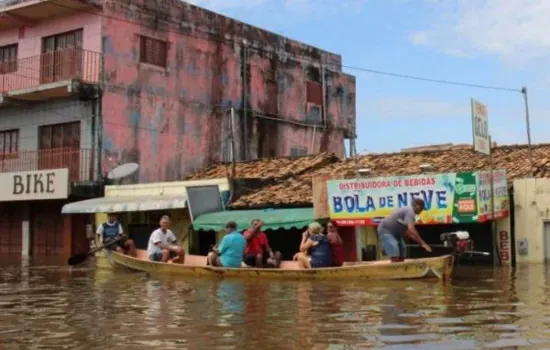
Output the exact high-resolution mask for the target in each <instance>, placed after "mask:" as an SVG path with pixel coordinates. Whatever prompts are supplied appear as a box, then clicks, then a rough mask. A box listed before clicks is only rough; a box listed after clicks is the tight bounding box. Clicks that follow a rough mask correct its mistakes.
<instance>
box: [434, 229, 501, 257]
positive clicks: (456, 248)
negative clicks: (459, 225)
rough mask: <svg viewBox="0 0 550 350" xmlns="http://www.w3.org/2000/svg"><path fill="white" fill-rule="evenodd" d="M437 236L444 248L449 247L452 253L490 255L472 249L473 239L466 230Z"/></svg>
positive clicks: (457, 254)
mask: <svg viewBox="0 0 550 350" xmlns="http://www.w3.org/2000/svg"><path fill="white" fill-rule="evenodd" d="M439 238H440V239H441V241H442V242H443V246H444V247H445V248H449V249H451V251H452V254H453V255H455V256H457V257H460V256H462V255H464V254H469V255H470V256H471V255H474V254H475V255H484V256H488V255H491V254H489V253H487V252H479V251H476V250H474V241H473V240H472V239H470V234H469V233H468V232H467V231H455V232H447V233H442V234H441V235H440V236H439Z"/></svg>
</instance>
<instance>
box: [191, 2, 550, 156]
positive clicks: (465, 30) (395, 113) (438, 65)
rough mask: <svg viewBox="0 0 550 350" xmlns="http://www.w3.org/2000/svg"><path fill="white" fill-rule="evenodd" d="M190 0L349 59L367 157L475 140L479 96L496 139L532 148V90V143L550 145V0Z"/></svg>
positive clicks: (360, 145)
mask: <svg viewBox="0 0 550 350" xmlns="http://www.w3.org/2000/svg"><path fill="white" fill-rule="evenodd" d="M189 2H192V3H195V4H197V5H199V6H202V7H205V8H207V9H210V10H213V11H216V12H219V13H221V14H224V15H226V16H229V17H233V18H236V19H238V20H241V21H243V22H246V23H249V24H252V25H255V26H259V27H262V28H265V29H267V30H270V31H272V32H275V33H278V34H281V35H284V36H287V37H289V38H292V39H295V40H298V41H302V42H305V43H307V44H310V45H314V46H317V47H319V48H322V49H325V50H328V51H331V52H334V53H338V54H340V55H342V59H343V64H344V66H346V67H345V68H344V71H345V72H346V73H349V74H352V75H354V76H355V77H356V84H357V101H356V102H357V116H356V117H357V134H358V139H357V143H356V148H357V152H358V153H366V152H368V153H371V152H375V153H379V152H393V151H399V150H400V149H402V148H405V147H414V146H421V145H427V144H439V143H472V125H471V124H472V122H471V111H470V110H471V109H470V99H471V98H475V99H476V100H479V101H481V102H483V103H484V104H486V105H487V107H488V111H489V132H490V134H491V135H492V139H493V141H496V142H497V143H498V144H525V143H527V131H526V122H525V104H524V100H523V95H522V94H521V93H520V90H521V88H522V87H523V86H525V87H527V91H528V101H529V111H530V121H531V137H532V142H533V143H544V142H550V141H548V136H547V135H549V134H550V133H549V131H550V118H549V112H550V98H547V97H546V91H548V89H549V88H550V64H549V63H550V62H549V58H550V35H549V33H550V0H192V1H189ZM354 67H359V68H366V69H373V70H378V71H384V72H390V73H397V74H404V75H411V76H419V77H425V78H430V79H439V80H446V81H457V82H464V83H468V84H477V85H486V86H495V87H503V88H508V89H517V91H502V90H492V89H480V88H473V87H466V86H455V85H446V84H435V83H430V82H425V81H419V80H414V79H403V78H396V77H392V76H386V75H379V74H372V73H368V72H364V71H361V70H359V69H354Z"/></svg>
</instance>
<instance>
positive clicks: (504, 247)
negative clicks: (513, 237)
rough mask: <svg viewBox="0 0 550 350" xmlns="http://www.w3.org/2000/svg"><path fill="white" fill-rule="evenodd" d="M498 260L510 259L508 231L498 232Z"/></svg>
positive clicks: (506, 260) (505, 260)
mask: <svg viewBox="0 0 550 350" xmlns="http://www.w3.org/2000/svg"><path fill="white" fill-rule="evenodd" d="M498 237H499V244H498V245H499V248H500V249H499V250H500V260H502V261H504V262H508V261H510V235H509V234H508V231H505V230H502V231H500V232H499V233H498Z"/></svg>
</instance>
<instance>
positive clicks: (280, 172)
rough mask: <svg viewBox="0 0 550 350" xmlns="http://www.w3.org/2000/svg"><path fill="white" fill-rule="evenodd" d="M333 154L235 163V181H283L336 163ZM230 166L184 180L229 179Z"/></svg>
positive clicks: (208, 169) (198, 173)
mask: <svg viewBox="0 0 550 350" xmlns="http://www.w3.org/2000/svg"><path fill="white" fill-rule="evenodd" d="M338 161H339V159H338V157H336V156H335V155H333V154H327V153H321V154H318V155H313V156H304V157H298V158H291V157H279V158H263V159H258V160H253V161H248V162H239V163H236V167H235V171H236V176H235V177H236V178H237V179H284V178H288V177H291V176H296V175H299V174H302V173H304V172H306V171H309V170H313V169H317V168H320V167H323V166H326V165H328V164H331V163H334V162H338ZM230 174H231V164H230V163H222V164H215V165H213V166H211V167H208V168H205V169H203V170H200V171H198V172H196V173H194V174H191V175H189V176H187V177H186V178H185V179H184V180H205V179H216V178H222V177H230Z"/></svg>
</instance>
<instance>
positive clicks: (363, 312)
mask: <svg viewBox="0 0 550 350" xmlns="http://www.w3.org/2000/svg"><path fill="white" fill-rule="evenodd" d="M547 276H548V270H547V268H546V267H544V266H522V267H520V268H518V269H517V271H516V272H515V275H512V274H511V273H510V272H509V271H508V270H496V269H495V270H493V269H491V268H479V267H475V268H470V267H461V268H459V269H458V271H457V276H456V277H455V279H454V280H453V281H452V283H450V284H446V285H444V284H441V283H439V282H437V281H413V282H410V281H409V282H395V281H394V282H387V281H386V282H354V281H350V282H346V283H342V282H338V283H331V282H315V283H313V282H267V281H265V282H259V281H239V280H215V281H214V280H205V279H204V280H195V281H173V280H167V279H153V278H149V277H147V276H145V275H143V274H138V273H128V272H123V271H118V272H113V271H108V270H95V269H94V266H93V262H91V264H89V265H87V266H83V267H79V268H72V269H71V268H69V267H67V266H63V265H58V266H55V265H50V266H32V265H30V266H29V265H21V264H20V263H19V264H17V263H13V262H12V263H8V262H4V263H2V269H1V270H0V348H1V349H46V348H51V349H62V348H65V349H115V348H116V349H254V348H263V349H356V348H357V349H361V348H380V349H475V348H480V347H487V348H498V349H502V348H517V347H525V348H537V349H541V348H550V297H549V292H550V283H549V282H548V277H547Z"/></svg>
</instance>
